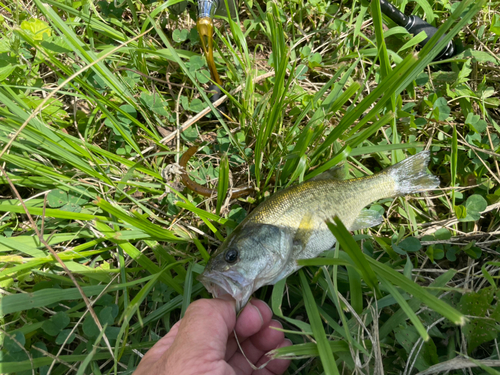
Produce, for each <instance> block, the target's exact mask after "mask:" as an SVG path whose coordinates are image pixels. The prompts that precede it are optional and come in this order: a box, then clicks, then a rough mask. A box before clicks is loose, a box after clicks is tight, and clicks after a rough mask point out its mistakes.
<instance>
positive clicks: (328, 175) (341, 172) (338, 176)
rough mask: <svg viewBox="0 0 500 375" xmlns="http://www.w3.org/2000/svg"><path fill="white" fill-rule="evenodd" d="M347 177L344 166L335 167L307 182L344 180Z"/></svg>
mask: <svg viewBox="0 0 500 375" xmlns="http://www.w3.org/2000/svg"><path fill="white" fill-rule="evenodd" d="M346 176H347V173H346V169H345V164H341V165H336V166H335V167H332V168H330V169H329V170H327V171H325V172H323V173H321V174H319V175H317V176H314V177H313V178H311V179H310V180H309V181H320V180H339V181H342V180H345V178H346Z"/></svg>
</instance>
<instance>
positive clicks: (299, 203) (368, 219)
mask: <svg viewBox="0 0 500 375" xmlns="http://www.w3.org/2000/svg"><path fill="white" fill-rule="evenodd" d="M429 158H430V153H429V152H428V151H423V152H420V153H418V154H416V155H414V156H412V157H409V158H407V159H405V160H403V161H402V162H400V163H398V164H395V165H393V166H391V167H389V168H387V169H385V170H384V171H382V172H380V173H377V174H374V175H372V176H368V177H363V178H355V179H350V180H345V181H340V180H338V179H332V178H328V174H327V175H325V176H318V178H317V179H315V180H311V181H307V182H304V183H301V184H298V185H296V186H291V187H289V188H287V189H284V190H282V191H280V192H277V193H276V194H274V195H272V196H271V197H270V198H268V199H267V200H266V201H264V202H263V203H262V204H260V205H259V206H258V207H257V208H256V209H255V210H254V211H253V212H251V213H250V214H249V215H248V216H247V217H246V218H245V220H243V221H242V222H241V223H240V225H238V227H236V229H235V230H234V231H233V232H232V233H231V234H230V235H229V236H228V237H227V238H226V240H225V241H224V243H223V244H222V245H221V247H220V248H219V249H218V250H217V251H216V252H215V253H214V254H213V256H212V257H211V258H210V261H209V262H208V264H207V266H206V268H205V271H204V272H203V274H202V275H200V278H199V279H200V281H201V282H202V283H203V284H204V285H205V287H206V288H207V290H208V291H209V292H211V293H212V294H213V295H214V296H219V295H221V294H225V293H229V294H231V295H232V296H233V297H234V298H235V300H236V301H237V307H238V308H239V309H240V308H242V307H243V306H244V305H245V304H246V302H247V301H248V299H249V298H250V296H251V294H252V293H253V292H254V291H255V290H257V289H258V288H260V287H261V286H263V285H273V284H275V283H276V282H278V281H279V280H281V279H283V278H284V277H287V276H288V275H290V274H291V273H293V272H295V271H296V270H298V269H299V268H300V266H299V265H298V264H297V262H296V261H297V260H298V259H308V258H312V257H316V256H318V255H319V254H321V253H322V252H323V251H325V250H328V249H330V248H331V247H332V246H333V245H334V244H335V237H334V236H333V235H332V233H331V232H330V230H329V229H328V226H327V225H326V221H328V220H331V219H332V218H333V217H334V216H335V215H336V216H338V217H339V218H340V220H342V222H343V223H344V225H345V226H346V228H348V229H350V230H355V229H362V228H368V227H372V226H374V225H377V224H380V223H381V222H382V216H381V215H380V214H379V213H378V212H377V211H371V210H364V211H362V210H363V208H364V207H366V206H367V205H369V204H370V203H372V202H375V201H377V200H379V199H382V198H389V197H396V196H401V195H405V194H410V193H415V192H418V191H422V190H427V189H433V188H435V187H437V186H438V185H439V179H438V178H437V177H435V176H433V175H430V174H428V173H427V164H428V161H429ZM324 177H327V178H324Z"/></svg>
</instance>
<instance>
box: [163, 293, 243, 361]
mask: <svg viewBox="0 0 500 375" xmlns="http://www.w3.org/2000/svg"><path fill="white" fill-rule="evenodd" d="M235 306H236V305H235V301H234V300H233V299H232V298H231V297H229V296H228V297H226V296H224V298H216V299H210V300H209V299H200V300H197V301H195V302H193V303H192V304H191V305H189V307H188V308H187V310H186V314H185V315H184V317H183V318H182V320H181V324H180V326H179V331H178V333H177V335H176V338H175V341H174V343H173V344H172V346H171V347H170V348H169V350H168V352H167V357H169V358H168V362H169V367H170V366H172V365H174V363H173V362H177V363H175V364H176V365H177V364H178V365H181V366H184V368H185V365H186V363H199V364H200V365H202V364H203V365H206V364H208V362H215V361H220V360H224V357H225V354H226V345H227V340H228V337H229V335H230V334H231V333H232V332H233V330H234V327H235V325H236V307H235ZM187 361H188V362H187ZM200 361H202V362H203V363H200ZM170 369H171V368H170Z"/></svg>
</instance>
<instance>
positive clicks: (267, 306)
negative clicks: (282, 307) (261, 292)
mask: <svg viewBox="0 0 500 375" xmlns="http://www.w3.org/2000/svg"><path fill="white" fill-rule="evenodd" d="M259 301H260V302H262V303H263V304H264V306H266V308H267V309H268V310H269V312H270V313H271V316H273V315H274V314H273V310H272V309H271V308H270V307H269V305H268V304H267V303H265V302H264V301H262V300H259Z"/></svg>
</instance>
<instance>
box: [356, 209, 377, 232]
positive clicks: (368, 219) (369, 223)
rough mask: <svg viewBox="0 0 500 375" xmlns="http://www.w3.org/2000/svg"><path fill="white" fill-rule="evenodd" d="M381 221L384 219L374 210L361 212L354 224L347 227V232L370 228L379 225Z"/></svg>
mask: <svg viewBox="0 0 500 375" xmlns="http://www.w3.org/2000/svg"><path fill="white" fill-rule="evenodd" d="M383 221H384V217H383V216H382V215H381V214H380V212H378V211H375V210H363V211H361V213H360V214H359V216H358V217H357V218H356V220H354V223H352V225H351V226H350V227H349V230H359V229H365V228H371V227H374V226H376V225H379V224H380V223H381V222H383Z"/></svg>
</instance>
